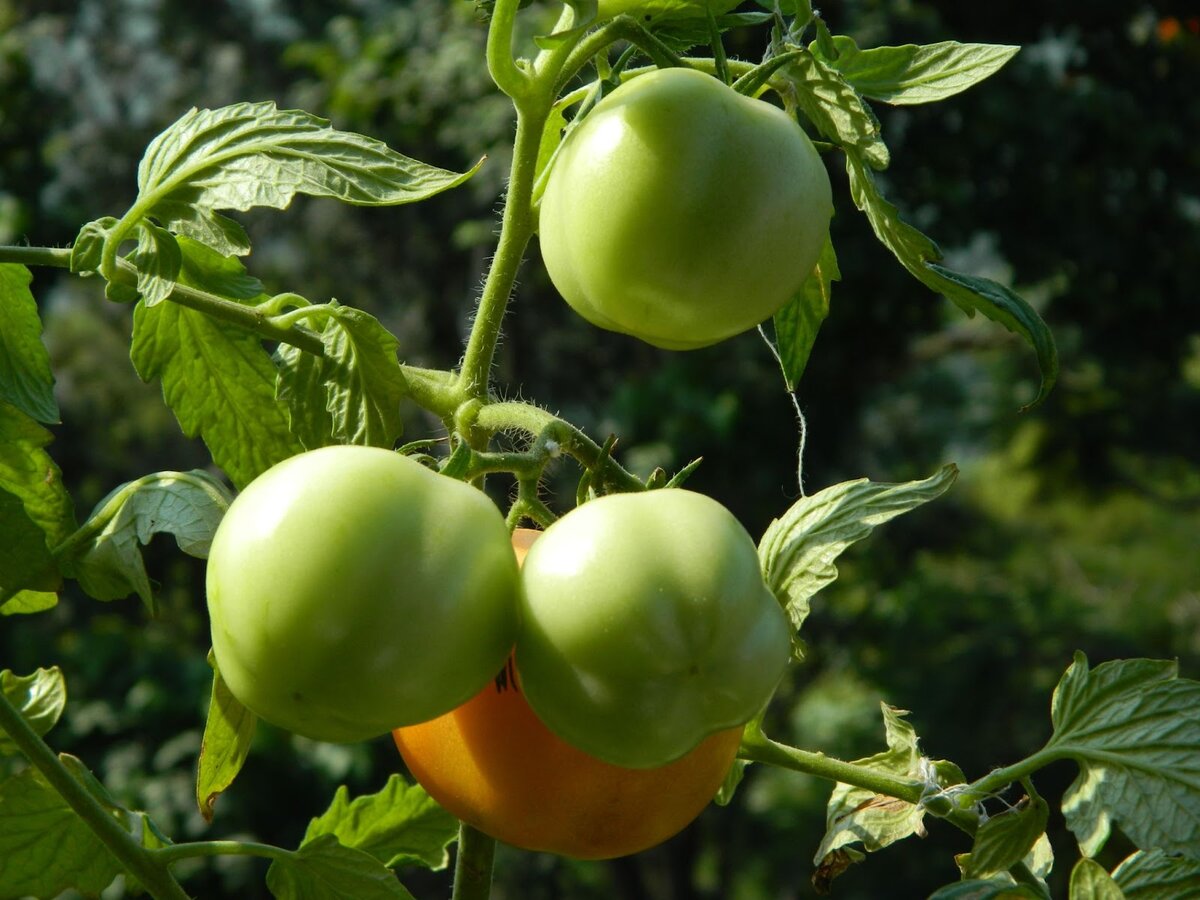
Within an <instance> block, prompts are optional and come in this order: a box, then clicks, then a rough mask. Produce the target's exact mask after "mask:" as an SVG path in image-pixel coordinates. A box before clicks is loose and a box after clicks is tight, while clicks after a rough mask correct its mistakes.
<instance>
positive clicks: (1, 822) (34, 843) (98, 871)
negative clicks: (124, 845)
mask: <svg viewBox="0 0 1200 900" xmlns="http://www.w3.org/2000/svg"><path fill="white" fill-rule="evenodd" d="M59 760H60V761H61V762H62V763H63V765H64V766H66V768H67V770H68V771H69V772H70V773H71V775H72V777H73V778H75V780H76V781H78V782H79V783H80V784H82V785H83V786H84V788H86V789H87V791H88V792H89V793H90V794H91V795H92V796H93V798H94V799H96V800H97V801H98V802H99V803H100V804H101V805H102V806H103V807H104V808H105V809H106V810H107V811H108V813H109V814H110V815H112V817H113V818H115V819H116V820H117V821H118V822H120V823H121V824H122V826H124V827H125V828H126V829H127V830H128V831H129V832H130V833H131V834H132V835H133V836H134V838H135V839H137V840H139V841H140V842H141V843H142V845H143V846H160V845H161V844H162V842H163V838H162V835H161V833H160V832H158V831H157V829H155V828H154V827H153V824H152V823H151V822H150V821H149V820H148V819H147V818H146V816H145V815H144V814H142V813H134V812H130V811H128V810H126V809H123V808H121V807H120V806H119V805H117V804H116V803H115V802H114V801H113V799H112V797H111V796H110V795H109V794H108V792H107V791H106V790H105V789H104V787H103V785H101V784H100V782H98V781H97V780H96V779H95V777H94V776H93V775H92V774H91V772H89V771H88V769H87V767H86V766H84V765H83V763H81V762H80V761H79V760H78V759H76V758H75V757H73V756H68V755H67V754H65V753H64V754H60V755H59ZM122 872H124V869H123V868H122V866H121V864H120V863H118V862H117V859H116V857H114V856H113V855H112V854H111V853H110V852H109V851H108V849H107V848H106V847H105V846H104V844H103V843H101V841H100V839H99V838H98V837H96V835H95V833H94V832H93V831H92V830H91V828H89V827H88V826H87V825H86V824H85V823H84V821H83V820H82V819H81V818H79V816H78V815H77V814H76V812H75V811H74V810H73V809H72V808H71V807H70V806H68V805H67V803H66V801H65V800H63V798H62V797H61V796H60V795H59V794H58V792H57V791H55V790H54V789H53V788H52V787H50V785H49V784H48V783H47V782H46V780H45V779H44V777H43V776H42V774H41V772H39V771H38V770H37V769H35V768H33V767H30V768H27V769H25V770H24V771H22V772H21V773H20V774H18V775H14V776H12V777H10V778H8V779H7V780H6V781H4V782H2V783H0V885H3V890H4V892H5V893H4V896H6V897H26V896H32V897H57V896H58V895H59V894H61V893H62V892H63V891H66V890H69V889H74V890H76V891H78V892H79V893H81V894H83V895H84V896H89V897H92V896H99V894H100V892H101V891H102V890H104V888H106V887H107V886H108V885H109V884H111V883H112V881H113V879H115V878H116V877H117V875H119V874H121V873H122Z"/></svg>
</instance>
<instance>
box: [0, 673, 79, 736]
mask: <svg viewBox="0 0 1200 900" xmlns="http://www.w3.org/2000/svg"><path fill="white" fill-rule="evenodd" d="M0 691H3V692H4V696H5V698H7V700H8V702H9V703H11V704H12V705H13V706H14V707H16V709H17V711H18V712H19V713H20V714H21V715H22V716H23V717H24V718H25V721H26V722H28V723H29V727H31V728H32V729H33V730H34V731H35V732H37V734H38V735H44V734H46V733H47V732H49V731H50V729H51V728H53V727H54V726H55V725H56V724H57V723H58V720H59V719H60V718H61V717H62V713H63V709H64V708H65V707H66V705H67V685H66V682H65V681H64V680H63V674H62V670H61V669H60V668H59V667H58V666H51V667H50V668H49V669H38V670H37V671H35V672H34V673H33V674H32V675H24V676H22V675H14V674H13V673H12V672H10V671H9V670H8V669H5V670H4V671H3V672H0ZM16 752H17V746H16V744H14V743H13V742H12V740H11V739H10V738H9V737H8V735H7V734H5V733H4V732H3V731H0V753H3V754H13V753H16Z"/></svg>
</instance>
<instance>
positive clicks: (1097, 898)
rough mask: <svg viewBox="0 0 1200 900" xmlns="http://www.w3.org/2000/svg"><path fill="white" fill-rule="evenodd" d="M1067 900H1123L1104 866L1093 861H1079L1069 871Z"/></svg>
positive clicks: (1119, 890) (1123, 897) (1120, 892)
mask: <svg viewBox="0 0 1200 900" xmlns="http://www.w3.org/2000/svg"><path fill="white" fill-rule="evenodd" d="M1068 897H1069V900H1125V894H1124V893H1122V891H1121V889H1120V888H1119V887H1117V883H1116V882H1115V881H1113V880H1112V876H1111V875H1109V874H1108V872H1107V871H1106V870H1105V868H1104V866H1102V865H1100V863H1098V862H1096V861H1095V860H1094V859H1081V860H1079V862H1077V863H1076V864H1075V868H1074V869H1072V870H1071V887H1070V893H1069V894H1068Z"/></svg>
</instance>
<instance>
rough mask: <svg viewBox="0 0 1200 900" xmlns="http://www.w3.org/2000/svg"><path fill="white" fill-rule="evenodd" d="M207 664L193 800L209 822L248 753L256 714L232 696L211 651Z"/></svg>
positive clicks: (256, 720)
mask: <svg viewBox="0 0 1200 900" xmlns="http://www.w3.org/2000/svg"><path fill="white" fill-rule="evenodd" d="M208 664H209V665H210V666H212V670H213V685H212V695H211V697H210V699H209V703H208V718H207V719H206V720H205V723H204V737H203V738H202V739H201V742H200V760H199V762H198V764H197V766H196V804H197V805H198V806H199V808H200V815H202V816H203V817H204V820H205V821H206V822H211V821H212V819H213V813H214V809H213V807H214V805H215V804H216V802H217V798H218V797H219V796H220V795H221V794H222V793H224V792H225V790H227V789H228V788H229V786H230V785H231V784H233V781H234V779H235V778H237V775H238V773H239V772H240V771H241V770H242V765H243V764H244V763H245V762H246V757H247V756H248V755H249V753H250V743H251V741H252V740H253V738H254V732H255V729H256V728H257V726H258V716H256V715H255V714H254V713H252V712H251V711H250V710H248V709H247V708H246V707H244V706H243V705H242V704H241V702H240V701H239V700H238V699H237V698H236V697H234V696H233V693H232V692H231V691H230V690H229V687H228V685H226V684H225V680H224V679H223V678H221V673H220V671H219V670H218V668H217V661H216V658H215V657H214V656H213V654H212V652H211V651H209V654H208Z"/></svg>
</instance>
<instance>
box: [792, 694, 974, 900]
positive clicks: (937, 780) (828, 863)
mask: <svg viewBox="0 0 1200 900" xmlns="http://www.w3.org/2000/svg"><path fill="white" fill-rule="evenodd" d="M880 708H881V709H882V711H883V723H884V730H885V733H886V736H887V745H888V749H887V750H885V751H883V752H882V753H876V754H875V755H874V756H869V757H867V758H866V759H860V760H857V761H856V764H857V765H862V766H869V767H871V768H872V769H876V770H879V771H884V772H890V773H892V774H895V775H899V776H901V777H904V778H912V779H918V780H921V781H924V782H926V783H931V787H932V786H934V785H936V786H939V787H947V786H949V784H951V783H952V781H953V782H957V781H959V780H960V779H959V778H957V777H953V776H952V778H948V777H947V776H948V775H950V774H951V773H954V776H956V775H957V774H960V773H958V771H957V768H956V767H953V766H946V765H944V764H943V765H941V766H938V765H937V764H935V763H934V762H932V761H931V760H929V759H927V758H925V757H923V756H922V755H921V752H920V749H919V748H918V741H917V733H916V731H915V729H914V728H913V727H912V725H911V724H909V723H908V722H907V721H906V720H905V719H904V716H906V715H908V713H907V711H906V710H902V709H895V708H894V707H891V706H888V705H887V704H886V703H881V704H880ZM924 818H925V808H924V807H923V806H921V805H919V804H912V803H908V802H906V801H904V800H899V799H897V798H895V797H886V796H883V795H880V794H876V793H875V792H874V791H870V790H866V789H865V788H859V787H851V786H850V785H847V784H837V785H835V786H834V788H833V793H832V795H831V796H830V798H829V804H828V806H827V807H826V810H825V837H824V838H823V839H822V840H821V846H820V847H818V848H817V853H816V857H815V858H814V860H813V861H814V862H815V863H816V865H817V871H816V873H815V874H814V875H813V883H814V884H815V885H823V886H826V887H827V886H828V885H829V883H830V882H832V881H833V879H834V878H836V877H837V876H838V875H840V874H841V873H842V872H843V871H845V869H846V868H847V866H848V865H849V863H851V862H858V861H859V860H860V859H862V858H863V855H862V853H861V852H859V851H858V850H856V849H855V848H853V847H851V845H852V844H861V845H862V847H863V849H864V850H866V851H867V852H868V853H873V852H875V851H876V850H882V849H883V848H884V847H887V846H889V845H890V844H894V843H895V842H896V841H899V840H903V839H904V838H907V837H909V836H911V835H914V834H916V835H920V836H922V837H924V835H925V825H924ZM847 851H848V852H849V855H847Z"/></svg>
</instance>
